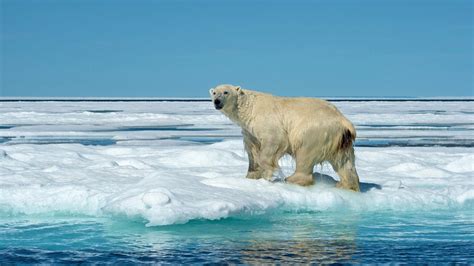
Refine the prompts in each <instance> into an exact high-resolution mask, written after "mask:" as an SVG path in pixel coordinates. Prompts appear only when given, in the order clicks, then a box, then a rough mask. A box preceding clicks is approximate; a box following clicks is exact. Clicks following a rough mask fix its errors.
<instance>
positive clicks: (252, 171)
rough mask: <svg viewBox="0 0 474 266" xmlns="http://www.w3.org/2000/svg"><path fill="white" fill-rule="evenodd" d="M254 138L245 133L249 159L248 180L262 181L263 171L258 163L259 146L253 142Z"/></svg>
mask: <svg viewBox="0 0 474 266" xmlns="http://www.w3.org/2000/svg"><path fill="white" fill-rule="evenodd" d="M252 139H253V138H252V136H250V135H249V134H248V133H247V134H246V133H244V145H245V151H246V152H247V155H248V157H249V168H248V171H247V178H250V179H260V178H262V169H261V167H260V166H259V165H258V163H257V158H258V145H257V144H256V143H254V141H252Z"/></svg>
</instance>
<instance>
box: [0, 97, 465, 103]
mask: <svg viewBox="0 0 474 266" xmlns="http://www.w3.org/2000/svg"><path fill="white" fill-rule="evenodd" d="M311 98H319V99H324V100H327V101H334V102H343V101H348V102H365V101H389V102H397V101H398V102H402V101H403V102H405V101H410V102H417V101H420V102H424V101H438V102H471V101H474V96H434V97H417V96H413V97H410V96H406V97H390V96H384V97H311ZM208 101H211V99H209V98H204V97H44V96H41V97H25V96H0V102H208Z"/></svg>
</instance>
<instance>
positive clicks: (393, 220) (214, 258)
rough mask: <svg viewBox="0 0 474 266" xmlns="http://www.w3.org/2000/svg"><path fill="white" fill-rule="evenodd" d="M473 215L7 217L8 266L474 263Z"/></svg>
mask: <svg viewBox="0 0 474 266" xmlns="http://www.w3.org/2000/svg"><path fill="white" fill-rule="evenodd" d="M472 226H473V213H472V212H471V211H470V210H469V211H466V210H464V211H463V210H458V211H434V212H421V213H420V212H418V213H416V212H406V213H392V212H367V213H357V212H353V213H331V212H283V211H281V212H278V213H273V214H267V215H254V216H242V217H233V218H228V219H224V220H219V221H204V220H198V221H192V222H189V223H187V224H182V225H171V226H160V227H145V226H144V223H143V222H141V221H137V220H129V219H125V218H123V217H101V218H97V217H67V216H63V217H61V216H51V217H45V216H42V217H32V216H28V217H9V218H3V219H1V220H0V235H1V236H0V243H1V244H0V263H1V264H5V263H84V262H87V263H150V262H161V263H172V264H175V263H178V264H188V263H204V262H206V263H237V264H248V263H251V264H261V263H264V264H266V263H275V261H278V262H279V263H389V262H390V263H392V262H397V263H423V264H424V263H474V235H473V228H472Z"/></svg>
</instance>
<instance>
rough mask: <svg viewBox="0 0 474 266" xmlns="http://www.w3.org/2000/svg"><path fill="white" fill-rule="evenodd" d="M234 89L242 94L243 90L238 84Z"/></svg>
mask: <svg viewBox="0 0 474 266" xmlns="http://www.w3.org/2000/svg"><path fill="white" fill-rule="evenodd" d="M235 90H236V91H237V92H238V93H239V94H244V91H243V90H242V88H240V86H235Z"/></svg>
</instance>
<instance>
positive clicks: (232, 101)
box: [209, 84, 244, 112]
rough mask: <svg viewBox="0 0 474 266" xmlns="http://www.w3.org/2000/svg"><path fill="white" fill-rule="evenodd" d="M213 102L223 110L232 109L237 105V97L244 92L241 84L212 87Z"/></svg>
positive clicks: (210, 91)
mask: <svg viewBox="0 0 474 266" xmlns="http://www.w3.org/2000/svg"><path fill="white" fill-rule="evenodd" d="M209 93H210V94H211V99H212V103H213V104H214V107H215V108H216V109H217V110H221V109H222V111H223V112H226V111H230V110H232V109H233V108H235V107H236V106H237V99H238V98H239V96H240V95H243V94H244V92H243V90H242V89H241V88H240V86H233V85H227V84H225V85H219V86H217V87H215V88H214V89H210V90H209Z"/></svg>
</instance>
